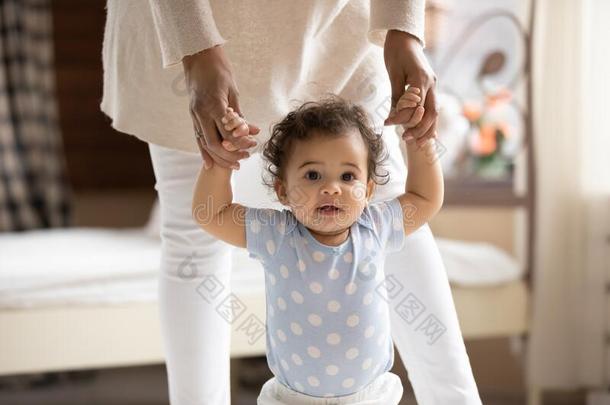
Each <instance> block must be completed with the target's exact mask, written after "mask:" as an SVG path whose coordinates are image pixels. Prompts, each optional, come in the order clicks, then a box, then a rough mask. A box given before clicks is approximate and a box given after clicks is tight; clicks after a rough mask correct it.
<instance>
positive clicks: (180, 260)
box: [149, 128, 481, 405]
mask: <svg viewBox="0 0 610 405" xmlns="http://www.w3.org/2000/svg"><path fill="white" fill-rule="evenodd" d="M383 136H384V139H385V140H386V147H387V148H388V151H389V152H390V158H389V160H388V165H387V166H386V168H387V169H388V170H389V171H390V178H391V180H390V182H389V183H387V184H385V185H381V186H377V189H376V191H375V195H374V198H373V201H377V200H386V199H388V198H392V197H394V196H396V195H398V194H400V193H402V192H403V191H404V185H405V180H406V166H405V162H404V161H403V158H402V155H401V153H400V150H399V148H398V142H399V139H398V137H397V136H395V134H394V133H393V131H390V128H386V129H385V130H384V135H383ZM149 149H150V155H151V159H152V164H153V169H154V173H155V178H156V183H155V189H156V190H157V193H158V196H159V203H160V212H161V241H162V244H161V249H162V252H161V275H160V278H159V316H160V322H161V330H162V339H163V342H164V350H165V355H166V365H167V373H168V383H169V394H170V401H171V404H172V405H229V404H230V384H229V353H230V337H231V330H230V327H231V325H230V324H229V323H227V322H226V321H225V320H224V319H223V318H222V317H221V316H219V315H218V313H216V312H215V309H214V306H212V305H209V304H207V302H205V301H204V300H203V299H202V297H201V295H200V294H199V293H198V292H197V290H196V288H197V287H198V286H199V284H200V283H201V282H202V279H204V278H205V277H206V276H208V275H214V276H215V277H216V279H217V280H218V281H219V282H220V283H222V285H223V286H225V287H226V288H230V269H231V254H230V250H231V247H230V246H229V245H228V244H226V243H224V242H222V241H218V240H216V239H214V238H213V237H211V236H209V235H208V234H207V233H206V232H204V231H203V230H202V229H201V228H199V227H198V225H197V224H196V223H195V222H194V220H193V219H192V216H191V201H192V193H193V187H194V185H195V181H196V179H197V175H198V173H199V169H200V167H201V166H202V163H203V161H202V158H201V156H200V155H199V154H198V153H187V152H183V151H178V150H174V149H168V148H165V147H161V146H159V145H154V144H149ZM257 157H258V163H256V162H257ZM260 162H261V160H260V155H258V154H254V155H252V156H251V157H250V158H249V159H247V160H241V161H240V164H241V169H240V170H238V171H236V172H235V173H234V178H233V181H234V184H236V185H237V186H236V187H234V190H235V191H234V200H235V201H238V202H240V203H243V204H246V205H252V206H262V205H265V204H264V203H267V206H273V204H269V202H270V201H271V197H270V195H269V194H267V192H266V191H265V189H264V187H263V185H262V184H261V166H260ZM278 204H279V203H278ZM276 207H279V205H276ZM187 265H188V269H185V266H187ZM185 270H186V271H185ZM385 273H386V285H387V287H388V297H389V304H390V313H391V324H392V325H391V326H392V337H393V339H394V343H395V344H396V347H397V349H398V351H399V353H400V356H401V358H402V359H403V361H404V363H405V367H406V368H407V371H408V374H409V380H410V382H411V385H412V386H413V389H414V391H415V395H416V398H417V401H418V403H419V404H420V405H441V404H442V405H446V404H452V405H481V400H480V399H479V395H478V391H477V387H476V384H475V381H474V378H473V375H472V371H471V368H470V362H469V359H468V355H467V353H466V349H465V346H464V342H463V339H462V334H461V331H460V327H459V324H458V320H457V315H456V312H455V307H454V303H453V298H452V295H451V290H450V288H449V282H448V279H447V274H446V272H445V268H444V265H443V262H442V261H441V257H440V254H439V251H438V248H437V246H436V243H435V241H434V237H433V236H432V233H431V231H430V228H429V227H428V225H427V224H426V225H424V226H422V227H421V228H420V229H418V230H417V231H415V232H414V233H412V234H411V235H409V236H408V237H407V240H406V243H405V246H404V249H403V250H402V251H400V252H396V253H393V254H391V255H389V256H388V257H387V259H386V265H385ZM223 293H225V291H223Z"/></svg>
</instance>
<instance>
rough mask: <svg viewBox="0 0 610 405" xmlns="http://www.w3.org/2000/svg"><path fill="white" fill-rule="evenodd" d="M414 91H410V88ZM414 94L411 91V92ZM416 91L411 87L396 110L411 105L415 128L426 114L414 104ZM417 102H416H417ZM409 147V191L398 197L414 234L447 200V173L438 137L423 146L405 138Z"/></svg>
mask: <svg viewBox="0 0 610 405" xmlns="http://www.w3.org/2000/svg"><path fill="white" fill-rule="evenodd" d="M409 90H410V91H409ZM409 93H411V94H409ZM413 93H417V94H419V91H418V89H412V88H410V89H408V90H407V91H406V92H405V96H404V97H401V100H404V101H401V100H399V101H398V102H397V104H396V109H397V110H398V109H401V108H400V107H402V106H405V107H403V108H411V109H413V114H412V117H411V119H410V120H409V122H408V123H407V124H406V125H404V127H405V129H407V128H412V127H414V126H415V125H417V124H418V123H419V121H420V120H421V118H422V117H423V113H424V108H423V107H422V106H416V107H414V106H413V105H414V103H413V99H414V97H413ZM416 104H417V103H416V102H415V105H416ZM405 143H406V149H407V168H408V173H407V183H406V187H405V193H404V194H402V195H401V196H399V197H398V200H399V201H400V204H401V206H402V211H403V219H404V229H405V235H408V234H411V233H413V232H414V231H415V230H416V229H418V228H419V227H420V226H422V225H424V224H425V223H426V222H428V221H429V220H430V219H432V218H433V217H434V215H436V213H437V212H438V211H439V210H440V209H441V207H442V205H443V199H444V184H443V172H442V169H441V165H440V162H439V157H438V156H437V150H436V139H428V140H427V141H426V142H425V143H424V144H422V145H421V146H418V145H417V142H416V140H415V139H408V138H405Z"/></svg>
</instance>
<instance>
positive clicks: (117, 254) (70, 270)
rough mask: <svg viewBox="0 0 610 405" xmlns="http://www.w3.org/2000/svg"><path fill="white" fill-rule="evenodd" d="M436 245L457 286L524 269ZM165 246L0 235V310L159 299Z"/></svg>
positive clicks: (128, 235)
mask: <svg viewBox="0 0 610 405" xmlns="http://www.w3.org/2000/svg"><path fill="white" fill-rule="evenodd" d="M436 241H437V244H438V247H439V251H440V253H441V256H442V258H443V261H444V263H445V267H446V269H447V274H448V278H449V281H450V282H451V283H452V284H455V285H462V286H468V287H483V286H498V285H502V284H504V283H509V282H511V281H515V280H519V279H520V278H521V276H522V266H520V265H519V263H518V262H517V261H516V260H515V259H514V258H512V257H511V256H510V255H508V254H507V253H505V252H503V251H502V250H500V249H498V248H496V247H494V246H492V245H490V244H487V243H475V242H464V241H456V240H449V239H443V238H436ZM160 244H161V242H160V239H159V238H158V237H155V236H151V233H150V232H149V230H147V229H145V228H127V229H108V228H58V229H46V230H33V231H27V232H19V233H6V234H0V308H30V307H52V306H65V305H70V304H79V305H87V304H92V305H99V304H117V303H128V302H154V301H156V299H157V298H156V297H157V281H158V274H159V263H160ZM232 254H233V272H232V281H231V283H232V289H233V291H234V292H236V293H240V294H250V293H252V294H262V293H263V291H264V277H263V269H262V266H261V265H260V263H259V262H257V261H255V260H253V259H251V258H249V257H248V255H247V252H246V250H245V249H239V248H233V253H232Z"/></svg>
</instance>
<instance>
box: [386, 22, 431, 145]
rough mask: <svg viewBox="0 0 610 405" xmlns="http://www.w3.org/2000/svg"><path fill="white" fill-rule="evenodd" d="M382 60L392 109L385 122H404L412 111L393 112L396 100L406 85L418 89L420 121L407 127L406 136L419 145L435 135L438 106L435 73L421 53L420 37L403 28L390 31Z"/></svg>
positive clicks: (394, 123)
mask: <svg viewBox="0 0 610 405" xmlns="http://www.w3.org/2000/svg"><path fill="white" fill-rule="evenodd" d="M384 60H385V65H386V68H387V70H388V75H389V77H390V83H391V84H392V109H391V110H390V115H389V116H388V118H387V119H386V120H385V122H384V125H397V124H406V123H408V122H409V121H410V119H411V116H412V115H413V111H412V110H411V109H410V108H407V109H405V110H403V111H398V112H397V111H396V103H397V102H398V100H399V99H400V97H401V96H402V95H403V93H404V91H405V85H406V84H408V85H410V86H412V87H417V88H419V89H421V93H420V94H419V95H420V96H421V99H422V100H423V108H424V111H423V113H424V115H423V118H421V121H420V122H419V124H417V125H416V126H415V127H413V128H410V129H408V131H407V132H405V134H404V136H405V137H413V138H414V139H415V140H416V142H417V144H418V145H419V146H421V145H423V144H424V143H425V142H427V140H428V139H430V138H435V137H436V122H437V117H438V106H437V105H436V94H435V91H436V90H435V87H436V75H435V74H434V72H433V71H432V68H431V67H430V64H429V63H428V60H427V58H426V55H425V54H424V50H423V48H422V45H421V43H420V42H419V40H418V39H417V38H416V37H414V36H413V35H411V34H409V33H406V32H404V31H398V30H389V31H388V34H387V36H386V39H385V44H384Z"/></svg>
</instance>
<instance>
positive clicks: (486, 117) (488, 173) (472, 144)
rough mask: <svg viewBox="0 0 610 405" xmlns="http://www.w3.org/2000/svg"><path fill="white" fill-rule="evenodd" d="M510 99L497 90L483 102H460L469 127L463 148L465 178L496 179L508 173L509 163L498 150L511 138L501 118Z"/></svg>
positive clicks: (506, 122) (504, 155)
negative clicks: (465, 162) (466, 162)
mask: <svg viewBox="0 0 610 405" xmlns="http://www.w3.org/2000/svg"><path fill="white" fill-rule="evenodd" d="M511 98H512V93H511V92H510V90H508V89H505V88H501V89H498V90H496V91H494V92H490V93H488V94H486V95H485V97H484V99H483V100H478V101H466V102H464V104H463V106H462V114H463V115H464V117H465V118H466V119H467V121H468V123H469V126H470V127H469V131H468V135H467V147H466V154H467V155H468V159H467V161H468V165H467V171H468V174H469V175H476V176H479V177H483V178H487V179H499V178H504V177H506V175H507V174H509V173H510V171H511V169H512V160H511V159H510V157H508V156H506V154H505V153H502V149H503V146H504V144H505V142H506V140H507V139H508V138H509V137H510V136H511V127H510V125H509V123H508V121H507V120H506V117H505V114H503V112H504V111H505V109H506V108H507V107H508V104H509V103H510V100H511Z"/></svg>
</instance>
